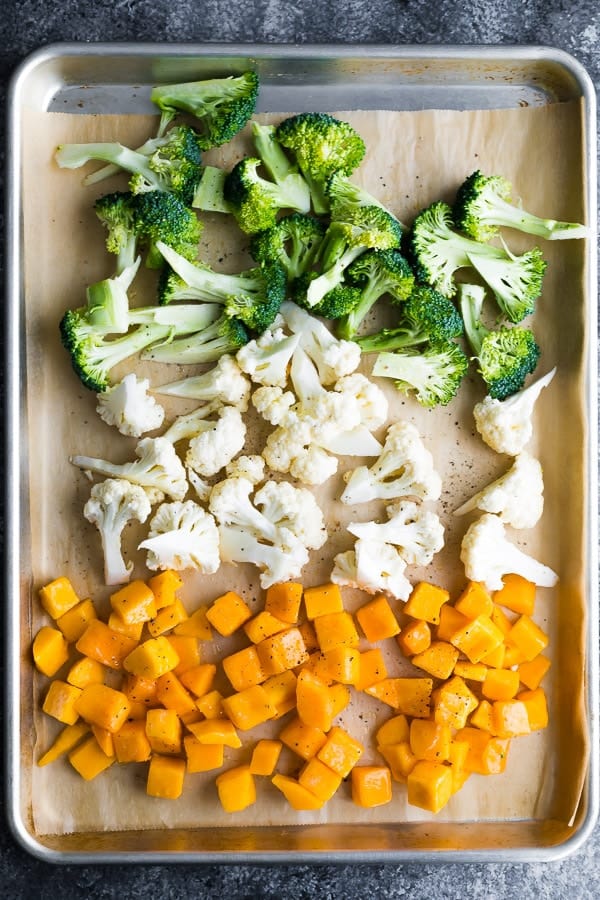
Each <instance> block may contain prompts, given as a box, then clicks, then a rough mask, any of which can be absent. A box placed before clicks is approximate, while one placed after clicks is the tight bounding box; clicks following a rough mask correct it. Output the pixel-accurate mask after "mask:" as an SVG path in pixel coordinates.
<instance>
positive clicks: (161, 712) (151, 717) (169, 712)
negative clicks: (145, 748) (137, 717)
mask: <svg viewBox="0 0 600 900" xmlns="http://www.w3.org/2000/svg"><path fill="white" fill-rule="evenodd" d="M144 724H145V731H146V737H147V738H148V741H149V743H150V747H151V748H152V751H153V752H154V753H159V754H162V755H168V754H171V753H180V752H181V731H182V727H181V719H180V718H179V716H178V715H177V713H176V712H175V710H174V709H161V708H160V707H157V708H156V709H149V710H148V711H147V713H146V721H145V723H144Z"/></svg>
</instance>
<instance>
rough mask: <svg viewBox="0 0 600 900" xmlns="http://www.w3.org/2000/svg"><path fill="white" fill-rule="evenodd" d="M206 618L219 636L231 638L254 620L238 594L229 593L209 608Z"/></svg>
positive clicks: (218, 598)
mask: <svg viewBox="0 0 600 900" xmlns="http://www.w3.org/2000/svg"><path fill="white" fill-rule="evenodd" d="M206 618H207V619H208V621H209V622H210V624H211V625H212V626H213V628H215V629H216V631H218V632H219V634H221V635H223V637H229V635H230V634H233V632H234V631H237V629H238V628H241V627H242V625H243V624H244V622H247V621H248V619H251V618H252V613H251V611H250V609H249V608H248V606H247V605H246V604H245V603H244V601H243V600H242V598H241V597H240V596H239V595H238V594H235V593H234V592H233V591H227V593H226V594H223V595H222V596H221V597H217V599H216V600H215V601H214V602H213V603H212V604H211V606H209V608H208V609H207V610H206Z"/></svg>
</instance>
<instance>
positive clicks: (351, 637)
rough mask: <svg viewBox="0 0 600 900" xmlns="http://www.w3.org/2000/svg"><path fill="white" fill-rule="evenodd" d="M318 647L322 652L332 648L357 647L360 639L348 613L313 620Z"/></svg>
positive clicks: (333, 614) (331, 614)
mask: <svg viewBox="0 0 600 900" xmlns="http://www.w3.org/2000/svg"><path fill="white" fill-rule="evenodd" d="M313 624H314V626H315V631H316V633H317V640H318V642H319V647H320V648H321V650H323V652H325V651H327V650H332V649H333V648H334V647H340V646H345V647H358V645H359V643H360V637H359V634H358V631H357V630H356V626H355V624H354V619H353V618H352V616H351V614H350V613H349V612H334V613H327V614H326V615H323V616H317V617H316V618H315V619H313Z"/></svg>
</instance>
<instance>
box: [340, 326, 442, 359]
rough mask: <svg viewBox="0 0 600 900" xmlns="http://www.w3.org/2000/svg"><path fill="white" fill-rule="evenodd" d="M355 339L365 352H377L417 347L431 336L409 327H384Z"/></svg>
mask: <svg viewBox="0 0 600 900" xmlns="http://www.w3.org/2000/svg"><path fill="white" fill-rule="evenodd" d="M355 340H356V343H357V344H358V345H359V347H360V349H361V350H362V351H363V353H377V352H379V351H382V350H401V349H403V348H404V349H405V348H407V347H416V346H418V345H419V344H426V343H427V341H428V340H429V338H428V335H427V334H424V333H419V332H418V331H411V330H410V329H407V328H384V329H383V330H382V331H379V332H377V334H368V335H365V337H361V338H356V339H355Z"/></svg>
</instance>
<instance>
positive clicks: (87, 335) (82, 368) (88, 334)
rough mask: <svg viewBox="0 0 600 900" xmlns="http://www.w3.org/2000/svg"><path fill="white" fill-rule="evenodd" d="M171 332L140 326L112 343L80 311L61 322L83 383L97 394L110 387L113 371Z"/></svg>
mask: <svg viewBox="0 0 600 900" xmlns="http://www.w3.org/2000/svg"><path fill="white" fill-rule="evenodd" d="M170 333H171V328H170V327H169V326H167V325H158V324H153V325H140V326H139V327H138V328H135V329H134V330H133V331H130V332H129V333H128V334H125V335H124V336H123V337H120V338H115V339H113V340H108V339H107V338H106V335H105V333H102V332H99V331H98V330H97V329H96V328H94V326H93V325H90V323H89V321H88V319H87V318H86V317H85V316H84V315H82V313H81V311H80V310H67V312H66V313H65V314H64V316H63V317H62V319H61V320H60V336H61V340H62V343H63V346H64V347H65V348H66V349H67V350H68V352H69V355H70V357H71V363H72V365H73V368H74V370H75V372H76V373H77V375H78V376H79V378H80V379H81V381H82V383H83V384H84V385H85V386H86V387H87V388H89V389H90V390H92V391H95V392H96V393H102V391H105V390H106V389H107V388H108V387H109V385H110V381H109V373H110V370H111V369H112V368H113V367H114V366H116V365H117V364H118V363H120V362H122V361H123V360H124V359H127V358H128V357H130V356H133V354H134V353H138V352H139V351H140V350H143V349H144V348H145V347H148V346H149V345H150V344H152V343H154V342H156V341H162V340H165V339H166V338H167V337H168V336H169V334H170Z"/></svg>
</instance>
